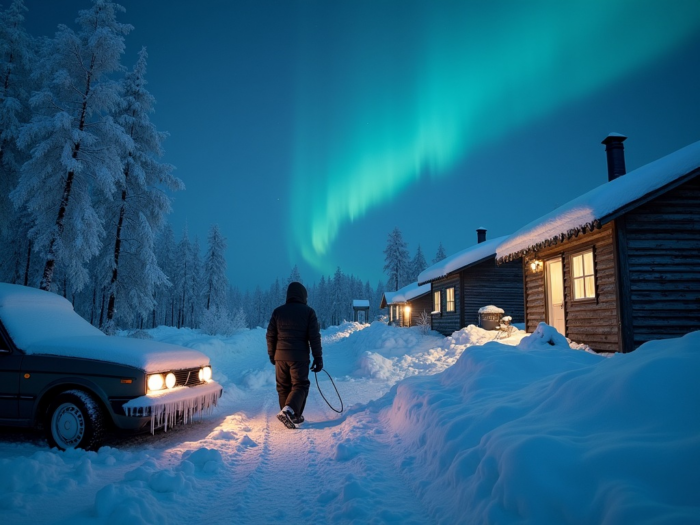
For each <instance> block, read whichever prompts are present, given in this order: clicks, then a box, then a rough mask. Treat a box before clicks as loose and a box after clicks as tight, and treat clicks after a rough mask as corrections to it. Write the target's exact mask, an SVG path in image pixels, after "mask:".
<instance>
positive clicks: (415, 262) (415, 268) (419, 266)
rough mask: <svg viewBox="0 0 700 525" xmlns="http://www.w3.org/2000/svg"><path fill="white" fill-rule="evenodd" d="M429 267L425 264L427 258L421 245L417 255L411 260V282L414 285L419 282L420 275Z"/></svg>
mask: <svg viewBox="0 0 700 525" xmlns="http://www.w3.org/2000/svg"><path fill="white" fill-rule="evenodd" d="M427 267H428V263H426V262H425V257H424V256H423V250H421V249H420V244H419V245H418V249H417V250H416V255H415V256H414V257H413V259H412V260H411V278H410V279H409V282H411V283H413V282H416V281H417V280H418V275H419V274H420V273H421V272H422V271H423V270H425V269H426V268H427Z"/></svg>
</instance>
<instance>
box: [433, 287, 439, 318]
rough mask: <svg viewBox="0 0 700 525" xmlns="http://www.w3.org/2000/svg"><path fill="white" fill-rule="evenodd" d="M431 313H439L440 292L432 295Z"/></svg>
mask: <svg viewBox="0 0 700 525" xmlns="http://www.w3.org/2000/svg"><path fill="white" fill-rule="evenodd" d="M433 312H435V313H439V312H440V290H438V291H437V292H434V293H433Z"/></svg>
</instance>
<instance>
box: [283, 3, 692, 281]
mask: <svg viewBox="0 0 700 525" xmlns="http://www.w3.org/2000/svg"><path fill="white" fill-rule="evenodd" d="M334 6H335V8H334V9H328V8H326V9H325V10H324V13H323V16H321V17H316V18H313V20H314V21H315V23H316V24H322V25H323V26H322V27H313V26H310V25H308V24H307V25H305V26H304V33H303V34H304V35H315V38H316V39H317V40H314V39H311V38H310V37H307V39H306V40H304V39H302V42H303V45H301V46H300V50H299V55H300V56H298V57H297V59H298V73H297V76H296V89H295V94H296V95H295V120H294V122H295V128H294V139H293V150H294V161H293V173H292V187H291V196H292V200H291V206H290V216H289V221H290V222H289V224H290V226H291V228H292V232H291V235H290V236H289V241H288V242H289V249H290V252H291V251H294V250H298V249H301V252H302V254H303V257H304V258H305V259H306V261H307V262H309V263H310V264H312V265H313V266H315V267H316V268H317V269H319V270H321V271H323V272H329V271H332V269H333V268H334V267H335V264H337V262H335V261H333V260H332V258H330V257H328V255H329V253H330V251H331V248H332V245H333V243H334V241H335V240H336V239H337V238H338V236H339V235H341V234H342V232H343V228H345V227H347V226H348V225H349V224H351V223H353V221H356V220H358V219H360V218H361V217H363V216H364V215H365V214H366V213H367V212H368V211H369V210H370V209H372V208H375V207H378V206H381V205H384V204H387V203H389V202H392V201H393V200H395V199H397V198H398V197H399V196H400V195H401V193H402V191H403V190H405V189H406V188H407V187H408V186H410V185H411V184H412V183H414V182H415V181H417V180H418V179H419V178H421V177H433V178H435V179H436V180H437V179H438V178H439V177H441V176H442V175H444V174H445V173H447V171H448V170H449V168H450V167H452V166H453V165H454V164H455V163H456V162H457V161H459V160H460V159H461V158H463V157H465V156H467V155H469V154H470V152H472V151H473V150H475V149H476V148H479V147H480V146H482V145H483V144H485V143H488V142H490V141H496V140H498V139H499V137H501V136H502V135H503V134H505V133H506V132H508V131H509V130H512V129H513V128H521V127H525V126H527V125H528V123H530V122H532V121H534V120H537V119H539V118H542V117H543V116H544V115H547V114H549V113H551V112H553V111H555V110H557V109H558V108H561V107H562V106H565V105H567V104H572V103H575V102H576V101H577V100H578V99H580V98H582V97H585V96H587V95H589V94H590V93H592V92H595V91H597V90H603V89H605V87H606V86H608V85H610V84H611V83H613V82H615V81H616V80H618V79H619V78H621V77H624V76H625V75H628V74H630V73H631V72H633V71H635V70H636V69H638V68H640V67H643V66H645V65H646V64H648V63H650V62H654V61H658V60H659V59H662V58H663V57H664V55H666V54H667V53H669V52H671V51H672V50H674V49H675V48H677V47H678V46H679V45H681V44H682V43H683V42H684V41H686V40H687V39H688V38H689V37H690V36H691V35H693V34H694V33H695V32H697V31H700V2H671V3H664V2H657V1H651V2H649V1H637V0H629V1H615V2H597V1H596V2H591V1H575V2H570V1H567V2H553V1H545V2H542V1H540V2H515V1H496V2H478V3H477V2H430V1H426V2H408V3H407V2H374V3H361V4H353V5H352V7H349V6H347V5H346V6H345V7H344V8H338V6H337V5H336V4H334ZM314 8H318V6H315V7H314ZM307 9H308V7H307ZM302 18H303V17H302ZM319 33H323V34H322V37H321V39H322V40H323V42H321V41H320V40H318V38H319V37H318V35H319ZM696 67H697V64H696Z"/></svg>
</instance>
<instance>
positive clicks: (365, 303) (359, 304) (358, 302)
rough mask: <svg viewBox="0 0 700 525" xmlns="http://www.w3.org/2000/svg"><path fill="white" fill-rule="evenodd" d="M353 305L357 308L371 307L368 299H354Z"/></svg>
mask: <svg viewBox="0 0 700 525" xmlns="http://www.w3.org/2000/svg"><path fill="white" fill-rule="evenodd" d="M352 305H353V306H354V307H356V308H369V300H368V299H354V300H353V301H352Z"/></svg>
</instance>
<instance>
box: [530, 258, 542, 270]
mask: <svg viewBox="0 0 700 525" xmlns="http://www.w3.org/2000/svg"><path fill="white" fill-rule="evenodd" d="M530 269H531V270H532V271H533V272H539V271H540V270H541V269H542V261H539V260H537V259H533V261H532V262H531V263H530Z"/></svg>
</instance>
